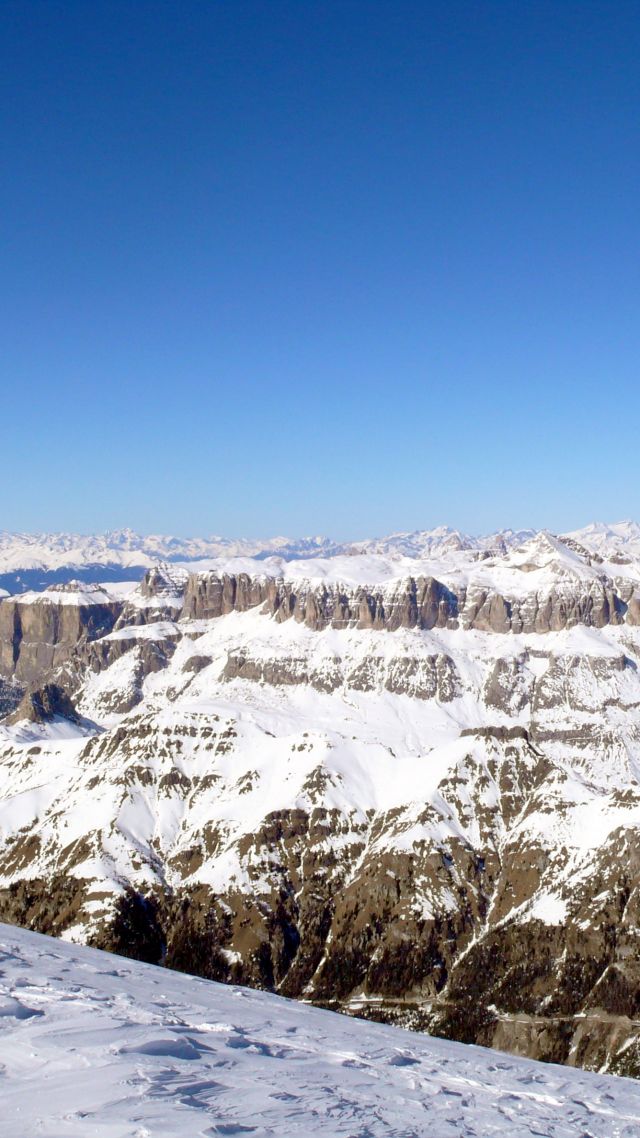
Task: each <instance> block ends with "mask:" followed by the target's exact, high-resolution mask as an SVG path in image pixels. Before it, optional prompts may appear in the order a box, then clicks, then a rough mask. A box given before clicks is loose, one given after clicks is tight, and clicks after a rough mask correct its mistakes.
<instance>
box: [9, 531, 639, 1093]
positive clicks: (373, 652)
mask: <svg viewBox="0 0 640 1138" xmlns="http://www.w3.org/2000/svg"><path fill="white" fill-rule="evenodd" d="M480 553H481V554H482V551H480ZM478 554H479V551H478V550H477V549H474V548H471V549H469V548H465V547H464V543H459V542H453V543H452V546H451V549H450V550H449V551H448V552H447V555H446V557H445V558H444V559H441V561H440V563H439V564H438V565H435V564H432V563H429V562H426V563H425V562H420V563H416V564H414V565H413V569H412V571H411V572H407V569H408V568H409V566H408V564H407V561H408V559H402V560H401V562H400V563H398V561H397V560H393V561H392V562H391V565H392V569H393V570H398V568H399V570H400V572H396V573H395V576H394V575H393V572H392V573H391V575H390V570H389V564H390V563H389V562H387V561H385V560H384V556H383V555H382V554H376V555H375V556H374V557H373V559H372V556H371V554H367V555H366V557H364V555H363V558H360V557H359V556H355V557H349V558H339V559H335V564H333V563H330V562H324V563H320V562H318V564H317V568H316V570H315V575H314V574H312V573H311V572H310V567H309V565H305V564H304V563H298V564H297V566H290V567H289V568H288V569H284V570H283V567H282V565H280V564H278V565H275V566H271V567H270V566H268V565H264V564H261V563H258V564H256V565H255V566H253V568H252V569H251V571H248V568H247V567H246V566H245V565H242V566H236V565H233V564H232V565H229V566H227V567H226V568H225V567H224V566H220V567H216V568H215V569H214V570H212V571H207V572H205V573H198V574H191V575H187V574H185V573H181V572H180V571H177V570H176V569H175V567H169V568H167V567H166V566H165V567H159V568H157V569H154V570H152V571H150V573H149V574H148V576H147V578H146V579H145V581H144V582H143V585H142V587H141V588H140V589H139V590H136V591H135V592H132V593H129V594H127V595H126V596H118V597H115V596H108V595H104V594H103V595H101V596H93V597H91V598H90V597H88V596H87V594H86V592H82V591H79V590H77V589H76V590H75V592H74V591H73V590H70V591H67V593H66V595H64V596H62V597H60V596H59V597H58V598H55V594H54V598H53V599H52V597H51V596H50V595H49V596H47V598H38V597H26V598H21V599H20V601H16V600H15V599H10V600H6V599H5V600H3V601H2V602H0V620H1V621H2V624H1V628H2V630H3V631H2V637H3V639H2V653H3V655H2V657H1V660H2V669H3V677H4V678H3V685H4V686H3V688H2V689H0V694H2V693H3V692H4V698H5V699H6V704H5V707H6V711H7V717H6V718H5V719H4V721H3V722H2V723H0V916H1V917H3V918H4V919H8V920H13V921H16V922H19V923H24V924H28V925H31V926H32V927H35V928H40V929H42V930H43V931H49V932H51V931H53V932H58V933H62V932H64V933H65V934H66V935H70V936H74V937H80V938H82V939H85V940H90V941H92V942H94V943H97V944H100V945H103V946H107V947H112V948H115V949H117V950H120V951H125V952H131V953H134V954H136V955H139V956H141V958H143V959H151V960H156V959H159V958H160V957H162V958H163V959H164V960H165V962H166V963H167V964H168V965H169V966H170V967H175V968H183V969H186V970H191V971H195V972H197V973H199V974H202V975H206V976H211V977H214V978H219V979H223V980H241V981H242V982H245V983H250V984H256V985H260V986H266V987H272V988H274V989H276V990H278V991H281V992H282V993H284V994H286V995H290V996H296V997H297V996H300V997H304V998H305V999H311V1000H313V1001H315V1002H317V1003H321V1004H326V1005H329V1006H332V1007H339V1008H341V1009H343V1010H346V1011H350V1012H352V1013H354V1014H358V1015H366V1016H369V1017H374V1018H380V1019H386V1020H391V1021H394V1022H400V1023H404V1024H407V1025H409V1026H413V1027H416V1028H421V1029H427V1030H431V1031H436V1032H438V1033H440V1034H444V1035H449V1036H451V1037H454V1038H460V1039H465V1040H472V1041H475V1042H478V1043H482V1044H488V1045H491V1046H497V1047H502V1048H507V1049H509V1050H514V1051H517V1052H519V1053H521V1054H529V1055H534V1056H536V1057H539V1058H545V1059H553V1060H555V1061H560V1062H567V1063H572V1064H582V1065H586V1066H590V1067H597V1068H607V1069H609V1070H615V1071H621V1072H624V1073H632V1074H635V1073H638V1072H640V1039H639V1032H640V1029H639V1028H638V1019H639V1018H640V1017H638V1014H637V1012H638V1004H639V1003H640V969H639V966H638V961H639V960H640V941H639V939H638V938H639V936H640V934H639V933H638V929H639V928H640V919H639V913H638V888H639V886H640V862H638V856H637V850H638V849H639V848H640V781H639V772H640V672H639V664H640V629H639V628H638V621H637V596H638V594H637V591H636V590H637V582H640V564H636V563H635V562H634V561H633V560H632V559H630V560H628V561H626V562H625V564H624V566H621V565H620V564H619V562H609V561H607V559H606V558H605V557H603V556H602V552H601V551H600V552H599V553H598V554H597V558H598V559H597V560H596V559H595V556H594V555H592V554H591V553H589V552H588V551H586V549H584V548H581V547H580V543H579V542H578V541H577V540H575V539H571V542H570V543H569V544H567V545H565V544H563V543H562V542H558V541H557V540H556V539H552V538H549V537H544V538H542V539H541V538H539V537H536V538H533V539H532V540H531V541H529V542H528V543H527V544H526V545H525V546H524V547H522V548H516V549H515V550H510V549H509V548H508V547H507V546H505V548H504V549H503V551H502V552H501V553H500V554H495V553H491V552H489V554H488V555H487V556H484V555H481V556H479V555H478ZM249 568H250V567H249ZM622 570H624V572H622ZM365 575H368V576H369V577H370V581H369V583H367V581H366V579H365ZM371 582H373V583H371ZM71 598H73V599H71ZM16 629H18V630H19V635H17V633H16ZM39 636H42V640H41V641H40V640H39V639H38V637H39ZM23 691H24V692H25V694H24V697H23V703H22V704H21V705H20V707H19V708H16V704H17V701H18V699H19V698H20V694H21V693H22V692H23ZM70 699H71V700H72V702H69V700H70Z"/></svg>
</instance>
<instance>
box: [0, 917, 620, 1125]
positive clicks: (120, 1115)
mask: <svg viewBox="0 0 640 1138" xmlns="http://www.w3.org/2000/svg"><path fill="white" fill-rule="evenodd" d="M0 1063H1V1064H2V1066H1V1074H0V1077H1V1079H2V1112H1V1114H0V1134H2V1135H3V1138H35V1135H39V1136H42V1138H66V1136H67V1135H68V1136H69V1138H72V1136H74V1135H77V1138H91V1136H93V1135H95V1136H100V1138H178V1136H179V1138H200V1136H201V1138H205V1136H211V1138H213V1136H214V1135H241V1134H249V1135H253V1136H254V1138H283V1136H286V1138H289V1136H291V1138H293V1136H294V1135H300V1136H305V1138H306V1136H307V1135H322V1136H323V1138H338V1136H340V1135H343V1136H344V1138H394V1136H395V1138H491V1136H496V1138H501V1136H507V1135H508V1136H509V1138H529V1136H531V1138H534V1136H536V1138H542V1136H544V1138H636V1135H637V1134H638V1133H639V1131H640V1084H639V1083H637V1082H636V1081H634V1080H630V1079H621V1078H612V1077H610V1076H606V1075H595V1074H588V1073H585V1072H582V1071H575V1070H574V1071H572V1070H568V1069H567V1068H566V1067H559V1066H552V1065H544V1064H540V1063H536V1062H532V1061H530V1060H526V1059H514V1058H512V1057H510V1056H508V1055H504V1054H501V1053H499V1052H495V1051H493V1052H492V1051H489V1050H486V1049H484V1048H479V1047H473V1046H463V1045H461V1044H459V1043H450V1042H448V1041H445V1040H441V1039H430V1038H427V1037H426V1036H420V1035H416V1034H414V1033H410V1032H406V1031H402V1030H401V1029H399V1028H395V1027H388V1026H383V1025H379V1024H365V1023H357V1022H354V1021H353V1020H349V1019H348V1018H346V1017H345V1016H339V1015H335V1014H332V1013H330V1012H326V1011H321V1010H318V1009H316V1008H311V1007H308V1006H306V1005H304V1004H301V1003H296V1002H293V1001H289V1000H283V999H281V998H280V997H278V996H274V995H271V994H267V993H264V992H255V991H250V990H248V989H246V988H240V987H236V986H223V985H220V984H215V983H210V982H207V981H204V980H197V979H194V978H193V977H188V976H184V975H179V974H177V973H175V972H168V971H167V970H166V969H162V968H157V967H154V966H151V965H145V964H140V963H138V962H137V961H132V960H124V959H118V958H115V957H113V956H108V955H106V954H105V953H102V952H97V951H96V950H95V949H88V948H84V947H78V946H76V945H70V944H65V943H61V942H60V941H52V940H50V939H49V938H47V937H43V936H40V935H38V934H37V933H33V932H27V931H25V930H22V929H15V928H11V927H9V926H7V925H3V926H0Z"/></svg>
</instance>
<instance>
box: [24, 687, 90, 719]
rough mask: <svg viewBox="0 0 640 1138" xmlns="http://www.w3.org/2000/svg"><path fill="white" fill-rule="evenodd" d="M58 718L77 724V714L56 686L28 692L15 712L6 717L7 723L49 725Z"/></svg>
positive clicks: (64, 693) (65, 695)
mask: <svg viewBox="0 0 640 1138" xmlns="http://www.w3.org/2000/svg"><path fill="white" fill-rule="evenodd" d="M57 716H60V717H61V718H62V719H69V720H70V721H71V722H72V723H77V722H78V713H77V711H76V709H75V707H74V706H73V704H72V702H71V700H70V699H69V696H68V695H67V693H66V692H65V691H64V690H63V689H62V688H61V687H58V685H57V684H45V685H44V687H42V688H38V689H37V690H36V691H29V692H26V694H25V695H24V696H23V698H22V699H21V701H20V703H19V704H18V706H17V708H16V709H15V711H13V712H12V713H11V715H9V716H8V717H7V720H6V721H7V723H20V722H21V721H22V720H27V721H28V722H29V723H49V722H51V720H52V719H55V718H56V717H57Z"/></svg>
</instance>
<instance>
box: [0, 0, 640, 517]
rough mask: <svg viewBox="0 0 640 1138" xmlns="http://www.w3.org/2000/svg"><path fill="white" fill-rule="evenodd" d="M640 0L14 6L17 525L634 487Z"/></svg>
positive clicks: (7, 425)
mask: <svg viewBox="0 0 640 1138" xmlns="http://www.w3.org/2000/svg"><path fill="white" fill-rule="evenodd" d="M639 61H640V5H639V4H638V3H637V2H634V3H625V2H624V0H617V2H616V3H611V2H610V0H607V2H606V3H592V2H590V0H579V2H573V0H557V2H554V3H550V2H545V0H535V2H528V0H501V2H498V3H492V2H484V0H470V2H468V3H467V2H462V0H441V2H438V3H430V2H429V0H417V2H415V3H414V2H409V0H388V2H387V0H368V2H366V3H365V2H363V3H361V2H359V0H358V2H355V0H291V2H289V3H287V2H281V0H263V2H253V0H251V2H249V0H218V2H216V0H179V2H164V0H153V2H146V0H129V2H113V3H104V2H101V0H90V2H87V0H77V2H76V0H67V2H58V0H39V2H33V0H21V2H15V0H4V2H3V3H2V5H1V6H0V84H1V87H2V92H1V96H2V97H1V100H0V107H1V111H0V114H1V118H2V121H1V123H0V127H1V130H0V146H1V148H2V149H1V166H0V169H1V171H2V173H1V178H0V225H1V227H2V249H1V259H0V336H1V346H2V355H1V367H2V410H3V415H2V443H1V450H0V455H1V461H2V510H1V513H0V528H5V529H16V528H17V529H24V530H32V529H78V530H83V531H95V530H101V529H104V528H109V527H116V526H120V525H131V526H132V527H134V528H137V529H140V530H142V531H156V532H157V531H164V532H175V533H179V534H188V533H211V532H220V533H225V534H229V535H240V534H247V535H265V534H269V533H275V532H285V533H294V534H299V533H316V532H325V533H329V534H331V535H333V536H336V537H348V536H353V537H362V536H366V535H372V534H378V533H383V532H387V531H389V530H391V529H407V528H422V527H427V526H432V525H436V524H439V523H443V522H447V523H449V524H452V525H455V526H459V527H461V528H464V529H468V530H470V531H472V532H480V531H487V530H489V529H493V528H497V527H500V526H508V525H511V526H521V525H534V526H549V527H550V528H554V529H557V530H560V529H563V528H567V527H571V526H573V525H579V524H583V523H585V522H586V521H588V520H590V519H592V518H595V517H600V518H607V519H609V520H611V519H615V518H618V517H624V516H636V517H637V516H639V515H640V479H639V473H640V471H639V467H640V462H639V459H638V453H639V447H638V422H639V412H640V372H639V366H638V363H639V358H640V355H639V349H640V312H639V303H638V302H639V298H640V287H639V286H640V248H639V235H640V177H639V175H640V133H639V124H640V62H639Z"/></svg>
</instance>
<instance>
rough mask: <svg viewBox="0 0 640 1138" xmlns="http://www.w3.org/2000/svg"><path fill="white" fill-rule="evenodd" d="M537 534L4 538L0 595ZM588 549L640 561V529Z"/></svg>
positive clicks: (456, 546) (427, 552) (500, 543)
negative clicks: (154, 569)
mask: <svg viewBox="0 0 640 1138" xmlns="http://www.w3.org/2000/svg"><path fill="white" fill-rule="evenodd" d="M535 532H536V531H534V530H502V531H499V532H496V533H493V534H489V535H486V536H484V537H472V536H471V535H469V534H465V533H461V532H460V531H459V530H455V529H450V528H449V527H448V526H439V527H437V528H436V529H431V530H415V531H412V532H407V533H394V534H390V535H389V536H387V537H383V538H375V539H372V540H367V541H355V542H336V541H333V540H332V539H330V538H327V537H305V538H288V537H272V538H267V539H265V540H251V539H247V538H239V539H232V538H224V537H208V538H201V537H194V538H181V537H167V536H163V535H157V534H156V535H148V536H143V535H140V534H136V533H134V532H133V531H132V530H130V529H123V530H112V531H109V532H107V533H104V534H93V535H83V534H73V533H50V534H24V533H22V534H21V533H8V532H7V531H0V588H1V589H3V590H4V591H5V592H9V593H20V592H26V591H27V590H28V589H45V588H46V587H47V586H48V585H52V584H64V583H65V582H67V581H70V580H73V579H76V580H80V581H85V582H100V581H102V582H107V581H139V580H140V578H141V577H142V575H143V573H144V571H145V570H146V569H148V568H150V567H151V566H152V565H154V564H156V563H157V562H158V561H170V562H179V563H180V562H182V563H186V564H189V563H195V562H199V561H205V560H207V559H212V558H221V557H251V558H257V559H258V560H263V559H264V558H267V557H272V556H280V557H283V558H285V559H286V560H288V561H291V560H300V559H302V558H310V557H329V556H336V555H339V554H346V555H349V554H364V553H383V554H387V555H389V554H391V555H403V556H406V557H426V556H431V555H434V556H442V555H446V554H447V553H450V552H454V551H456V550H458V551H460V550H467V551H468V550H477V551H482V550H502V551H504V550H506V549H509V548H512V547H514V546H516V545H518V544H521V543H522V542H523V541H525V540H526V539H527V538H530V537H533V536H534V535H535ZM568 536H569V537H570V538H573V539H574V540H576V541H578V542H581V543H583V544H584V545H585V547H586V548H587V549H590V550H592V551H593V552H595V553H598V552H599V551H600V550H601V549H606V551H607V552H609V553H612V552H617V553H619V554H620V555H622V556H627V555H631V556H633V557H636V556H638V553H639V552H640V526H638V524H637V523H636V522H631V521H626V522H619V523H616V524H614V525H604V524H601V523H596V524H594V525H590V526H586V527H585V528H584V529H582V530H576V531H575V532H574V533H572V534H569V535H568Z"/></svg>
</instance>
